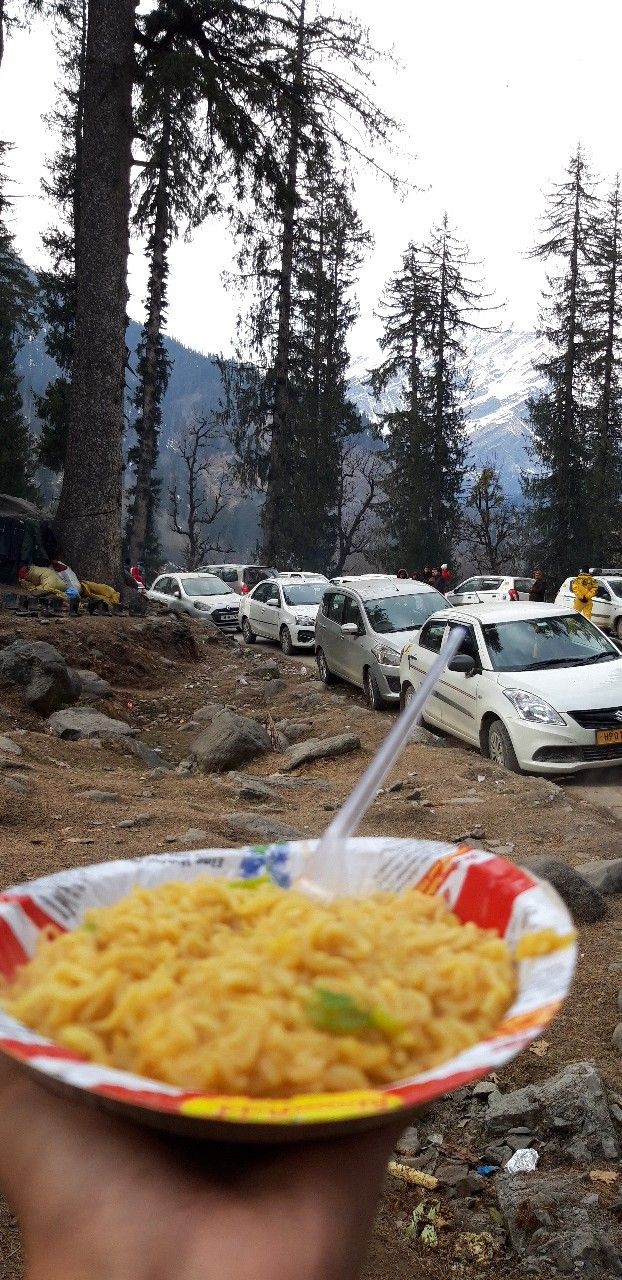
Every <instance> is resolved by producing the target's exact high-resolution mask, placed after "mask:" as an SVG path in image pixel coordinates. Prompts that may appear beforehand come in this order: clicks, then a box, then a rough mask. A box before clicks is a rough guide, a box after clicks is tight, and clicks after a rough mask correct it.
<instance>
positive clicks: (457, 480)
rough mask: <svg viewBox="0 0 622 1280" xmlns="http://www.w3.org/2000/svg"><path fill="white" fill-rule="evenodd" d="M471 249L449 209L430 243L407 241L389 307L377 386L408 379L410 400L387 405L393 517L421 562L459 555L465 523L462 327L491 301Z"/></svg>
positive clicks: (474, 323) (416, 563)
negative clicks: (462, 508) (455, 547)
mask: <svg viewBox="0 0 622 1280" xmlns="http://www.w3.org/2000/svg"><path fill="white" fill-rule="evenodd" d="M470 271H471V267H470V263H469V258H468V251H467V249H466V246H465V245H463V244H462V243H461V242H460V241H459V240H457V239H456V237H455V236H454V234H453V232H452V230H451V228H450V226H449V221H448V218H447V215H446V214H445V216H444V217H443V219H442V222H441V223H440V225H439V226H438V227H435V228H434V229H433V231H432V234H431V238H430V242H429V244H427V245H425V246H423V247H418V246H416V245H414V244H411V245H409V247H408V249H407V250H406V252H405V254H404V255H403V258H402V262H401V266H400V269H399V271H398V272H397V274H396V275H395V276H394V277H393V278H392V280H391V281H390V282H389V284H388V286H387V291H386V294H385V298H384V302H383V305H382V310H381V318H382V320H383V323H384V332H383V336H382V338H381V342H380V345H381V350H382V351H383V353H384V355H385V359H384V361H383V363H382V364H381V365H380V367H379V368H378V369H377V370H376V371H375V372H374V373H372V375H371V384H372V387H373V388H374V390H375V392H376V394H378V395H380V394H382V393H383V392H384V391H385V390H386V389H387V387H388V386H389V385H391V384H395V383H397V384H398V385H400V387H401V394H402V406H401V407H400V408H399V409H397V410H395V411H390V412H387V413H385V414H383V415H382V417H381V425H382V426H383V427H384V428H386V429H387V431H388V433H389V443H388V446H387V466H388V474H387V478H386V481H385V491H386V494H387V503H386V507H385V519H386V522H387V528H388V532H389V537H390V543H391V546H392V549H393V554H394V555H396V556H397V557H398V559H399V560H400V561H401V562H407V563H408V564H409V565H410V566H411V567H412V568H415V569H420V568H421V567H422V565H425V564H438V563H440V562H441V561H442V560H448V559H449V558H450V556H451V548H452V544H453V542H454V541H455V539H456V537H457V535H458V531H459V525H460V492H461V488H462V482H463V478H464V472H465V456H466V450H465V443H464V409H463V407H462V406H463V401H464V397H465V392H466V390H467V388H468V379H467V377H466V374H465V372H464V361H465V355H466V352H465V346H464V337H465V333H466V332H467V330H469V329H473V328H479V327H481V326H480V325H479V323H478V316H479V314H480V313H481V312H482V311H486V310H488V307H487V304H486V297H485V295H484V294H483V292H482V289H481V285H480V283H479V282H478V281H477V280H476V279H475V278H474V277H473V276H472V275H471V274H470Z"/></svg>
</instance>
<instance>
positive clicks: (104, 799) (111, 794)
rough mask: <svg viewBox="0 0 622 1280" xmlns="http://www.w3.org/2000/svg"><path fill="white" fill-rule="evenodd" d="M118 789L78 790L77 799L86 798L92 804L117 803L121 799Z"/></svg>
mask: <svg viewBox="0 0 622 1280" xmlns="http://www.w3.org/2000/svg"><path fill="white" fill-rule="evenodd" d="M119 798H120V797H119V792H118V791H97V790H94V791H76V795H75V799H76V800H86V801H87V803H92V804H116V803H117V800H119Z"/></svg>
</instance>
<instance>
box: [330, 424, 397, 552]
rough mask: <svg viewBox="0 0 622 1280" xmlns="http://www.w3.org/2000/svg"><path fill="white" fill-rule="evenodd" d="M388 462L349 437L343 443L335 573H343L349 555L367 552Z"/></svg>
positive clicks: (381, 495) (338, 495)
mask: <svg viewBox="0 0 622 1280" xmlns="http://www.w3.org/2000/svg"><path fill="white" fill-rule="evenodd" d="M384 475H385V462H384V458H383V457H382V454H380V453H370V452H369V451H368V450H367V449H364V448H363V447H362V446H361V445H360V444H358V443H357V440H356V436H350V437H349V438H348V439H346V440H345V441H344V443H343V447H342V452H341V467H340V469H339V486H338V490H337V531H338V543H337V554H336V558H335V573H341V570H342V569H343V567H344V565H345V563H346V561H347V559H348V558H349V556H353V555H364V554H365V551H366V549H367V548H368V546H369V538H370V533H371V529H372V526H373V523H374V518H375V516H376V513H377V511H378V507H379V503H380V501H381V498H382V497H383V492H382V482H383V479H384Z"/></svg>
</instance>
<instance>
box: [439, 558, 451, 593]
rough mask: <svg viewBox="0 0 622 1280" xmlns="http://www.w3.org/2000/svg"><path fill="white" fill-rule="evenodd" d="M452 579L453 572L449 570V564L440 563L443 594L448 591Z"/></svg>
mask: <svg viewBox="0 0 622 1280" xmlns="http://www.w3.org/2000/svg"><path fill="white" fill-rule="evenodd" d="M452 581H453V573H452V572H451V569H450V568H449V565H448V564H442V565H441V591H442V592H443V595H445V593H446V592H447V591H449V589H450V587H451V584H452Z"/></svg>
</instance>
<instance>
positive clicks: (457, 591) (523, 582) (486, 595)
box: [445, 573, 533, 605]
mask: <svg viewBox="0 0 622 1280" xmlns="http://www.w3.org/2000/svg"><path fill="white" fill-rule="evenodd" d="M532 586H533V578H516V577H513V576H510V577H507V576H506V577H504V576H503V574H494V573H482V574H479V575H478V576H477V577H473V578H466V579H465V581H464V582H460V583H458V586H457V587H452V588H451V591H446V592H445V599H446V601H447V603H448V604H454V605H461V604H488V603H489V602H492V601H493V600H528V599H529V591H530V589H531V587H532Z"/></svg>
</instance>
